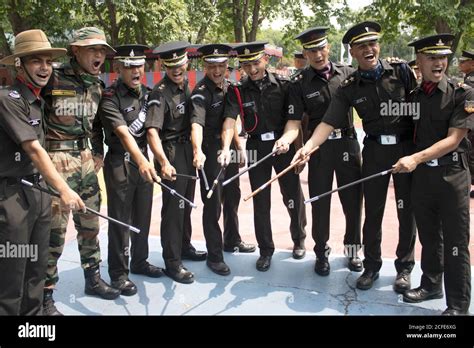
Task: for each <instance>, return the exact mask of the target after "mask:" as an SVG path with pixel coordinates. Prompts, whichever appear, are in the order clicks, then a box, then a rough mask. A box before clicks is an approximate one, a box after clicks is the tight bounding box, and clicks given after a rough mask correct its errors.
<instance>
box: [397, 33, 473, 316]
mask: <svg viewBox="0 0 474 348" xmlns="http://www.w3.org/2000/svg"><path fill="white" fill-rule="evenodd" d="M453 40H454V35H451V34H439V35H433V36H428V37H425V38H422V39H419V40H417V41H414V42H412V43H410V44H409V46H413V47H414V48H415V52H416V59H417V63H418V66H419V67H420V69H421V72H422V74H423V83H422V85H421V86H420V87H417V88H416V89H415V90H414V91H413V92H412V94H411V96H410V101H411V102H414V103H418V104H419V105H420V115H419V117H417V118H416V121H415V122H416V128H415V130H416V132H415V145H416V152H415V153H414V154H412V155H410V156H407V157H403V158H401V159H400V160H399V161H398V162H397V163H396V164H395V165H394V169H395V170H394V171H395V172H402V173H404V172H413V185H412V196H413V211H414V213H415V217H416V224H417V227H418V232H419V237H420V242H421V245H422V250H421V269H422V271H423V274H422V276H421V283H420V286H419V287H417V288H415V289H412V290H408V291H406V292H405V294H404V295H403V300H404V301H405V302H421V301H425V300H429V299H435V298H442V297H443V290H442V279H443V273H444V288H445V290H446V302H447V305H448V308H447V309H446V310H445V311H444V312H443V315H459V314H461V315H462V314H468V313H469V312H468V310H469V305H470V302H471V266H470V255H469V233H470V231H469V223H470V217H469V183H470V177H469V170H468V166H467V153H466V151H467V149H468V144H467V139H466V138H465V137H466V134H467V132H468V131H469V130H472V129H473V128H474V89H472V88H471V87H469V86H467V85H460V86H457V85H456V84H455V83H454V82H452V81H450V80H448V78H447V76H446V75H445V71H446V69H447V66H448V55H450V54H452V51H451V42H452V41H453ZM443 246H444V249H443ZM439 250H443V252H441V253H440V252H439Z"/></svg>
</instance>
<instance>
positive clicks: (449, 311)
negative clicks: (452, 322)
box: [441, 307, 469, 315]
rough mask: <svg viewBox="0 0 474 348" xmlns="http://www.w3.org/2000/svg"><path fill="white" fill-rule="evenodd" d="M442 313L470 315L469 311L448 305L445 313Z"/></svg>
mask: <svg viewBox="0 0 474 348" xmlns="http://www.w3.org/2000/svg"><path fill="white" fill-rule="evenodd" d="M441 315H469V312H468V311H461V310H459V309H454V308H449V307H448V308H446V309H445V311H444V312H443V313H441Z"/></svg>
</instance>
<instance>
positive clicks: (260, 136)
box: [247, 131, 283, 141]
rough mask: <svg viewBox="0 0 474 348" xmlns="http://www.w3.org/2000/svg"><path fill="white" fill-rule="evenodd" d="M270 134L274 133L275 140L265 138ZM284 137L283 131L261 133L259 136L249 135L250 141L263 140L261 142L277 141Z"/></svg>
mask: <svg viewBox="0 0 474 348" xmlns="http://www.w3.org/2000/svg"><path fill="white" fill-rule="evenodd" d="M269 133H273V139H269V138H267V139H265V137H266V136H267V135H268V134H269ZM282 135H283V132H282V131H270V132H266V133H259V134H250V133H247V137H248V139H254V140H261V141H270V140H277V139H278V138H280V137H281V136H282Z"/></svg>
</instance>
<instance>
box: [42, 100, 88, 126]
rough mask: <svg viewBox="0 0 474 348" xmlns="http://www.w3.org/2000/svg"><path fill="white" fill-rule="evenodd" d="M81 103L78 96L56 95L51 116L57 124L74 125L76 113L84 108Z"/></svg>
mask: <svg viewBox="0 0 474 348" xmlns="http://www.w3.org/2000/svg"><path fill="white" fill-rule="evenodd" d="M81 104H82V103H81V102H80V100H78V99H77V98H76V97H67V96H64V97H54V98H53V108H52V114H50V115H49V118H50V119H51V121H53V123H55V124H59V125H65V126H72V125H74V123H75V119H76V115H78V114H79V113H80V112H81V110H82V109H81V107H82V105H81Z"/></svg>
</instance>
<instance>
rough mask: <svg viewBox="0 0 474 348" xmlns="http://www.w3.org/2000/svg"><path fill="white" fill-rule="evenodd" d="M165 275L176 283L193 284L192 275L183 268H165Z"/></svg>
mask: <svg viewBox="0 0 474 348" xmlns="http://www.w3.org/2000/svg"><path fill="white" fill-rule="evenodd" d="M165 274H166V275H167V276H168V277H170V278H171V279H173V280H174V281H175V282H178V283H183V284H191V283H192V282H194V274H193V273H192V272H189V271H188V270H187V269H186V268H184V267H183V266H180V267H179V268H178V269H168V268H166V269H165Z"/></svg>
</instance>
